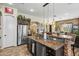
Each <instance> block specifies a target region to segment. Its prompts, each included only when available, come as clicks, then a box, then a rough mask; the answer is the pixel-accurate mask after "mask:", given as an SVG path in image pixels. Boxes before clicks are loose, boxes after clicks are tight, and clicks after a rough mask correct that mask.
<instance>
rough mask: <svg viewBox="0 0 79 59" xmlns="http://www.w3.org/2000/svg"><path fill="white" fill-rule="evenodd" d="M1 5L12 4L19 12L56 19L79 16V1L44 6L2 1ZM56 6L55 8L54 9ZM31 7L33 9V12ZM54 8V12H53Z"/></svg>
mask: <svg viewBox="0 0 79 59" xmlns="http://www.w3.org/2000/svg"><path fill="white" fill-rule="evenodd" d="M0 4H1V5H6V6H11V7H14V8H17V9H18V11H19V12H22V13H25V14H28V15H32V16H36V17H40V18H46V19H51V18H53V15H54V18H55V19H56V20H60V19H69V18H77V17H79V3H55V4H54V6H53V3H50V4H48V5H47V6H46V7H42V6H43V5H44V3H13V4H12V5H10V4H8V3H0ZM53 7H54V9H53ZM30 9H33V10H32V11H34V12H31V11H30ZM53 10H54V13H53Z"/></svg>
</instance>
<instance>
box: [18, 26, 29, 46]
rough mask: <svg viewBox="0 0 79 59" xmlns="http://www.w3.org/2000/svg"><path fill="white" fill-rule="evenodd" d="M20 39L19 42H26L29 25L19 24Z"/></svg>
mask: <svg viewBox="0 0 79 59" xmlns="http://www.w3.org/2000/svg"><path fill="white" fill-rule="evenodd" d="M17 35H18V39H17V44H18V45H21V44H23V43H24V42H25V38H26V37H27V35H28V25H18V33H17Z"/></svg>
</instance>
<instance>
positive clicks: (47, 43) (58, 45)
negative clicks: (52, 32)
mask: <svg viewBox="0 0 79 59" xmlns="http://www.w3.org/2000/svg"><path fill="white" fill-rule="evenodd" d="M28 38H30V39H32V40H34V41H36V42H39V43H40V44H42V45H45V46H47V47H50V48H52V49H54V50H57V49H59V48H61V47H62V46H64V43H62V42H59V41H55V40H53V41H50V40H45V39H43V38H39V37H35V36H28Z"/></svg>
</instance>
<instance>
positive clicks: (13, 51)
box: [0, 45, 79, 56]
mask: <svg viewBox="0 0 79 59" xmlns="http://www.w3.org/2000/svg"><path fill="white" fill-rule="evenodd" d="M75 55H76V56H79V48H78V49H77V48H76V49H75ZM0 56H32V55H31V53H30V52H29V51H28V49H27V45H21V46H16V47H10V48H5V49H0Z"/></svg>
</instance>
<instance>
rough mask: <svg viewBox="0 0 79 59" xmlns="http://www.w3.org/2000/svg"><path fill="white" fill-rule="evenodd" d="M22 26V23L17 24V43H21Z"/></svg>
mask: <svg viewBox="0 0 79 59" xmlns="http://www.w3.org/2000/svg"><path fill="white" fill-rule="evenodd" d="M22 26H23V25H18V45H20V44H21V40H22V31H23V29H22Z"/></svg>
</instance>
